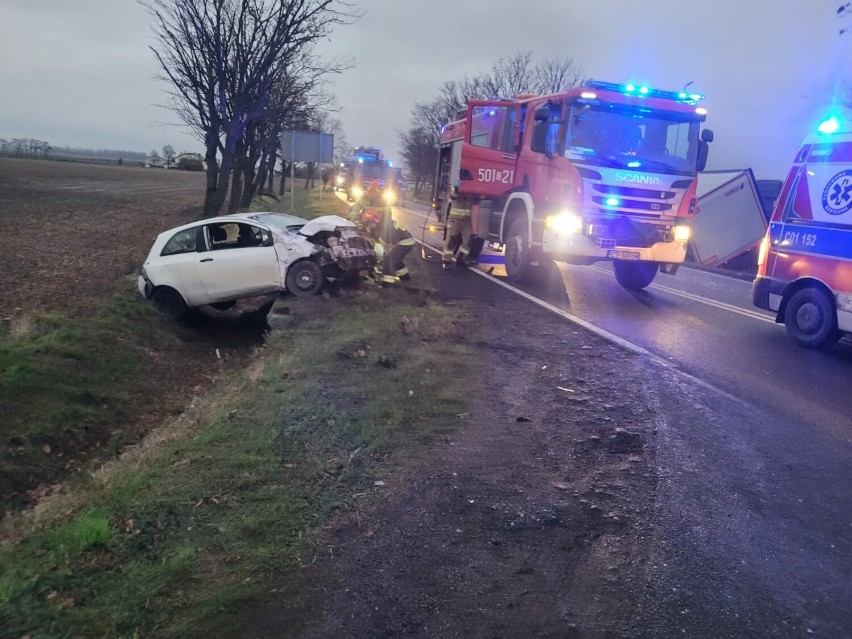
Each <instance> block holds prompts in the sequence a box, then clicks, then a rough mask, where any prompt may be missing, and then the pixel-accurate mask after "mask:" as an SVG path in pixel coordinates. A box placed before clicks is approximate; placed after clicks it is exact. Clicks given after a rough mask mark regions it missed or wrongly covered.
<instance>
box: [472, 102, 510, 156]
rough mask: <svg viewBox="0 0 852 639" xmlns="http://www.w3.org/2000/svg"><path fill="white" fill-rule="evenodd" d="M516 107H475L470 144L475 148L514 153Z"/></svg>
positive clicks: (473, 109)
mask: <svg viewBox="0 0 852 639" xmlns="http://www.w3.org/2000/svg"><path fill="white" fill-rule="evenodd" d="M516 120H517V110H516V109H515V107H499V106H475V107H473V108H472V109H471V113H470V122H471V124H470V143H471V144H472V145H474V146H479V147H484V148H486V149H492V150H494V151H501V152H503V153H512V152H514V147H515V122H516Z"/></svg>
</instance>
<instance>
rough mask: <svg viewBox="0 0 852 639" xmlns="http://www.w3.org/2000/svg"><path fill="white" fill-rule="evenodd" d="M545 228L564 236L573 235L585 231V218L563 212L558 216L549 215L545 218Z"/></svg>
mask: <svg viewBox="0 0 852 639" xmlns="http://www.w3.org/2000/svg"><path fill="white" fill-rule="evenodd" d="M544 226H545V227H546V228H549V229H553V230H554V231H556V232H557V233H561V234H562V235H572V234H574V233H579V232H580V231H582V230H583V218H581V217H580V216H579V215H577V214H576V213H571V212H570V211H563V212H562V213H559V214H558V215H548V216H547V217H546V218H544Z"/></svg>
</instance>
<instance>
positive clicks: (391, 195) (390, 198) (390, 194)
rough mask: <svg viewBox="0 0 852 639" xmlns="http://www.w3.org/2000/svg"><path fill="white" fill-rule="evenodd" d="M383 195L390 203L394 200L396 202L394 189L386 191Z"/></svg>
mask: <svg viewBox="0 0 852 639" xmlns="http://www.w3.org/2000/svg"><path fill="white" fill-rule="evenodd" d="M382 197H383V198H385V202H387V203H388V204H393V203H394V202H396V193H394V192H393V191H390V190H388V191H385V192H384V193H383V194H382Z"/></svg>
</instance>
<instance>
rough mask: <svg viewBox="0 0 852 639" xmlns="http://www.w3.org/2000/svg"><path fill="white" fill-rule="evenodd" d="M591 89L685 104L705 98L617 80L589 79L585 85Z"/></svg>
mask: <svg viewBox="0 0 852 639" xmlns="http://www.w3.org/2000/svg"><path fill="white" fill-rule="evenodd" d="M583 86H584V87H588V88H590V89H598V90H601V91H615V92H617V93H623V94H624V95H635V96H638V97H642V98H663V99H665V100H676V101H678V102H683V103H685V104H695V103H696V102H699V101H701V100H703V99H704V95H703V94H701V93H687V92H686V91H662V90H661V89H652V88H650V87H646V86H644V85H636V84H616V83H615V82H603V81H601V80H588V81H587V82H586V83H585V84H584V85H583Z"/></svg>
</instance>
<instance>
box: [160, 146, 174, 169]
mask: <svg viewBox="0 0 852 639" xmlns="http://www.w3.org/2000/svg"><path fill="white" fill-rule="evenodd" d="M163 161H164V162H165V163H166V168H171V166H172V163H173V162H174V161H175V150H174V147H172V145H171V144H166V145H165V146H164V147H163Z"/></svg>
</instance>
